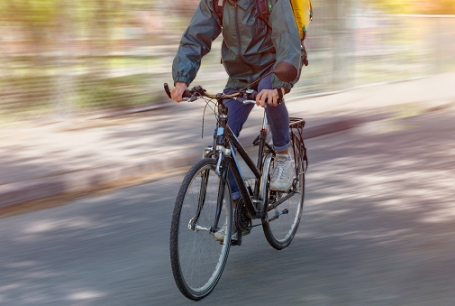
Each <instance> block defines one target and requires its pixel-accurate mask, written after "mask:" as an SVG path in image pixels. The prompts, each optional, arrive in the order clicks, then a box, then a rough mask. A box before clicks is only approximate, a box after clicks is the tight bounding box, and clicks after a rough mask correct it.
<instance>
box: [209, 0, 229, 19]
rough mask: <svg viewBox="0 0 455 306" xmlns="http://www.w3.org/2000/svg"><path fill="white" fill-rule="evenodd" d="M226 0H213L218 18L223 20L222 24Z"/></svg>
mask: <svg viewBox="0 0 455 306" xmlns="http://www.w3.org/2000/svg"><path fill="white" fill-rule="evenodd" d="M225 2H226V0H213V2H212V3H213V9H214V11H215V13H216V15H217V16H218V18H219V19H220V21H221V24H223V7H224V3H225Z"/></svg>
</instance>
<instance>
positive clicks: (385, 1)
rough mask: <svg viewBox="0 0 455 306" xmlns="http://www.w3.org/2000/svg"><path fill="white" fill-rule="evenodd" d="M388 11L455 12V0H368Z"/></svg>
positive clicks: (395, 12) (400, 12) (415, 12)
mask: <svg viewBox="0 0 455 306" xmlns="http://www.w3.org/2000/svg"><path fill="white" fill-rule="evenodd" d="M366 2H367V3H369V4H372V5H374V6H376V7H378V8H380V9H381V10H383V11H385V12H387V13H394V14H455V0H432V1H427V0H366Z"/></svg>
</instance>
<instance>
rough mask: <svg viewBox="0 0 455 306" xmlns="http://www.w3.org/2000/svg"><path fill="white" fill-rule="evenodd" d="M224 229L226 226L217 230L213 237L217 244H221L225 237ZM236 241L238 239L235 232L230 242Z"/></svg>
mask: <svg viewBox="0 0 455 306" xmlns="http://www.w3.org/2000/svg"><path fill="white" fill-rule="evenodd" d="M226 228H227V226H226V224H224V225H223V227H222V228H220V230H218V231H217V232H215V234H214V236H215V240H216V241H219V242H221V243H223V242H224V236H226ZM237 239H238V238H237V232H235V233H233V234H232V235H231V241H232V240H237Z"/></svg>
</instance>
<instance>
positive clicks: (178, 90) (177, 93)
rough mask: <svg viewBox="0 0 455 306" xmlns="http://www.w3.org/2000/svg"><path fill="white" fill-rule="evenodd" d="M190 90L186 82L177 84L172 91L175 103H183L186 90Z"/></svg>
mask: <svg viewBox="0 0 455 306" xmlns="http://www.w3.org/2000/svg"><path fill="white" fill-rule="evenodd" d="M187 89H188V85H186V83H185V82H175V87H174V89H172V91H171V98H172V100H174V101H175V102H177V103H178V102H182V101H183V99H182V96H183V93H184V92H185V90H187Z"/></svg>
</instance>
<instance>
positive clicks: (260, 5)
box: [256, 0, 271, 28]
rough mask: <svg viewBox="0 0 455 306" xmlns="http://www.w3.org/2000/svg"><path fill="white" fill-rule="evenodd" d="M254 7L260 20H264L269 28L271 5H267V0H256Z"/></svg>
mask: <svg viewBox="0 0 455 306" xmlns="http://www.w3.org/2000/svg"><path fill="white" fill-rule="evenodd" d="M270 5H271V4H270ZM256 8H257V10H258V17H259V18H260V19H262V21H264V22H265V24H266V25H267V26H268V27H269V28H271V27H270V24H269V17H270V10H271V7H270V6H269V0H256Z"/></svg>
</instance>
